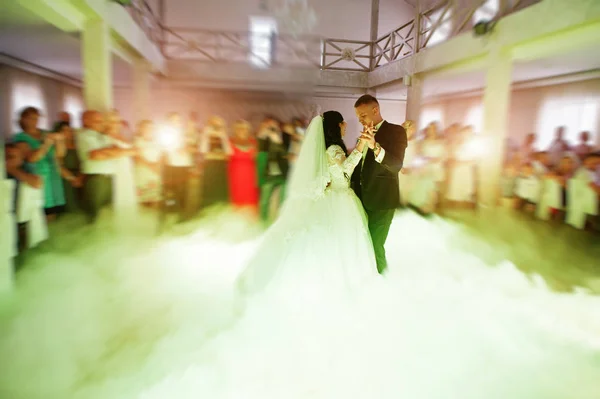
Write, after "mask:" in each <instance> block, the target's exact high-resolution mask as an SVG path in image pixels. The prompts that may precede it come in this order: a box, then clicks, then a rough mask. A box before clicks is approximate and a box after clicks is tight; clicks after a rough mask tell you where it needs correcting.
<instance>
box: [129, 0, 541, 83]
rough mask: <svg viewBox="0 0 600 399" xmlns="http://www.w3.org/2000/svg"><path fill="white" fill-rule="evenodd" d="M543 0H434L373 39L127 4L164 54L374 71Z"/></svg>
mask: <svg viewBox="0 0 600 399" xmlns="http://www.w3.org/2000/svg"><path fill="white" fill-rule="evenodd" d="M539 1H541V0H438V1H437V2H436V3H434V4H433V6H431V7H430V8H429V9H428V10H426V11H424V12H421V13H420V14H419V15H418V16H417V17H416V18H414V19H412V20H410V21H409V22H407V23H405V24H403V25H402V26H400V27H398V28H396V29H394V30H392V31H391V32H389V33H387V34H385V35H383V36H381V37H379V38H378V39H376V40H375V41H361V40H345V39H323V38H320V37H316V36H301V37H296V36H291V35H283V34H273V35H268V36H265V35H263V36H261V35H257V34H255V33H251V32H228V31H215V30H206V29H190V28H172V27H166V26H164V24H162V23H161V21H160V19H159V18H157V16H156V15H155V13H154V12H153V10H152V8H151V7H150V6H149V5H148V3H147V2H146V0H133V1H132V4H131V5H130V6H128V9H129V12H130V14H131V16H132V17H133V19H134V20H135V21H136V22H137V23H138V24H139V25H140V26H141V27H142V29H143V30H144V32H145V33H146V35H147V36H148V37H149V38H150V40H152V41H153V42H154V43H156V44H157V45H159V46H160V48H161V50H162V52H163V55H164V56H165V57H166V58H168V59H178V60H194V61H205V62H213V63H251V64H253V65H255V66H256V67H264V68H266V67H270V66H295V67H313V68H320V69H323V70H341V71H365V72H368V71H373V70H375V69H377V68H379V67H381V66H383V65H386V64H389V63H391V62H394V61H397V60H400V59H402V58H405V57H409V56H411V55H413V54H415V53H417V52H419V51H421V50H423V49H424V48H426V47H431V46H434V45H436V44H437V43H440V42H443V41H445V40H447V39H449V38H451V37H453V36H455V35H458V34H460V33H463V32H465V31H469V30H471V29H472V28H473V26H474V24H475V23H476V22H477V21H476V19H477V20H488V21H493V20H498V19H500V18H502V17H504V16H506V15H509V14H511V13H513V12H515V11H518V10H521V9H523V8H525V7H528V6H530V5H532V4H535V3H538V2H539Z"/></svg>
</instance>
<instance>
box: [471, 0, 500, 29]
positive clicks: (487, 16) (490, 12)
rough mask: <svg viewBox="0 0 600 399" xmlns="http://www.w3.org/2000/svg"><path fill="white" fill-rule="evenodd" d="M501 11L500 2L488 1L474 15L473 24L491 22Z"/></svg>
mask: <svg viewBox="0 0 600 399" xmlns="http://www.w3.org/2000/svg"><path fill="white" fill-rule="evenodd" d="M499 9H500V0H487V1H486V2H485V3H483V4H482V5H481V6H480V7H479V8H478V9H477V10H475V12H474V13H473V23H474V24H476V23H477V22H481V21H491V20H492V19H494V17H495V16H496V14H498V11H499Z"/></svg>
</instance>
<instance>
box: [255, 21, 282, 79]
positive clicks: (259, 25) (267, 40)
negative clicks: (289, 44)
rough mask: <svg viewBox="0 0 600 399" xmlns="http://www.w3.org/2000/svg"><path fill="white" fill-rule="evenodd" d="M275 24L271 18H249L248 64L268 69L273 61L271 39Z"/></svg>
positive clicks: (275, 31) (275, 30)
mask: <svg viewBox="0 0 600 399" xmlns="http://www.w3.org/2000/svg"><path fill="white" fill-rule="evenodd" d="M276 33H277V22H276V21H275V20H274V19H273V18H267V17H250V54H249V59H250V63H251V64H252V65H254V66H256V67H259V68H268V67H269V66H270V65H271V62H272V61H273V38H274V36H275V34H276Z"/></svg>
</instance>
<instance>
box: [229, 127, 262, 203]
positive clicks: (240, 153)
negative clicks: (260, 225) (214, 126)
mask: <svg viewBox="0 0 600 399" xmlns="http://www.w3.org/2000/svg"><path fill="white" fill-rule="evenodd" d="M251 129H252V127H251V126H250V123H248V122H247V121H244V120H241V121H237V122H236V123H235V124H234V126H233V138H232V139H231V148H232V151H233V153H232V155H231V157H230V158H229V192H230V195H231V203H232V204H233V205H234V206H237V207H253V208H256V207H257V206H258V196H259V188H258V176H257V168H256V154H257V143H256V140H255V139H254V138H253V137H252V136H251Z"/></svg>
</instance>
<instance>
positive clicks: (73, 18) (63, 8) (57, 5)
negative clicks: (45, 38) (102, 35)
mask: <svg viewBox="0 0 600 399" xmlns="http://www.w3.org/2000/svg"><path fill="white" fill-rule="evenodd" d="M17 1H18V2H19V4H20V5H21V6H22V7H24V8H26V9H27V10H29V11H30V12H32V13H34V14H36V15H39V16H40V17H42V18H43V19H45V20H46V21H48V22H49V23H50V24H52V25H54V26H56V27H57V28H59V29H60V30H62V31H64V32H78V31H80V30H81V29H83V25H84V23H85V21H86V19H87V15H86V14H85V13H83V12H82V11H81V9H80V8H79V7H77V6H76V5H74V4H73V3H71V2H70V1H68V0H17Z"/></svg>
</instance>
